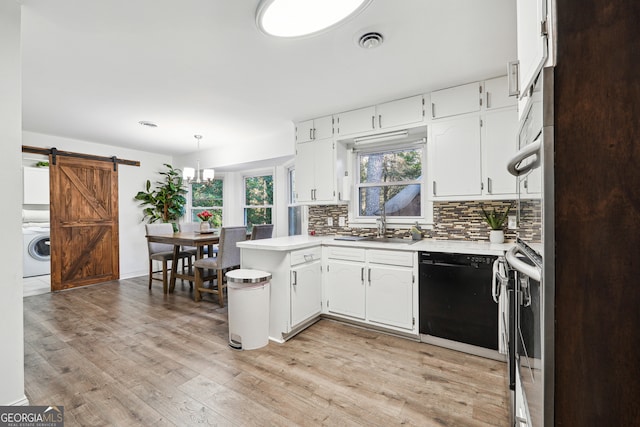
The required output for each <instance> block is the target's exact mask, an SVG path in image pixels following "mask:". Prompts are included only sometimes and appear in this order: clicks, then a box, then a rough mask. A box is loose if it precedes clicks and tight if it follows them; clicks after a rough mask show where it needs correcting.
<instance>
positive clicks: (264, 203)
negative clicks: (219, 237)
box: [244, 175, 273, 231]
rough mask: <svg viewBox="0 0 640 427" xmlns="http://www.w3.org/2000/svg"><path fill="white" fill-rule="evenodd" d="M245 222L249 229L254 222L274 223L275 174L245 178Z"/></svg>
mask: <svg viewBox="0 0 640 427" xmlns="http://www.w3.org/2000/svg"><path fill="white" fill-rule="evenodd" d="M244 194H245V196H244V204H245V206H244V223H245V225H246V226H247V230H249V231H250V230H251V229H252V228H253V226H254V224H272V211H273V175H261V176H247V177H245V178H244Z"/></svg>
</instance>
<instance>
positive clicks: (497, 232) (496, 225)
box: [480, 206, 511, 243]
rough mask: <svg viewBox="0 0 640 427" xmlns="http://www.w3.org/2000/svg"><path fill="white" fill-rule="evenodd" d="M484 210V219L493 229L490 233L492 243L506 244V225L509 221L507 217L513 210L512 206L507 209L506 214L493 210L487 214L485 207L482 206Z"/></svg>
mask: <svg viewBox="0 0 640 427" xmlns="http://www.w3.org/2000/svg"><path fill="white" fill-rule="evenodd" d="M480 209H482V218H483V219H484V220H485V222H486V223H487V224H489V227H490V228H491V232H490V233H489V241H490V242H491V243H502V242H504V231H503V227H504V223H505V222H506V221H507V216H508V215H509V211H510V210H511V206H507V209H506V210H505V211H504V212H501V211H499V210H497V209H496V208H493V209H492V210H491V212H487V211H486V210H485V208H484V206H481V207H480Z"/></svg>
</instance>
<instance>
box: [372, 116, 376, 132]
mask: <svg viewBox="0 0 640 427" xmlns="http://www.w3.org/2000/svg"><path fill="white" fill-rule="evenodd" d="M375 128H376V116H371V129H375Z"/></svg>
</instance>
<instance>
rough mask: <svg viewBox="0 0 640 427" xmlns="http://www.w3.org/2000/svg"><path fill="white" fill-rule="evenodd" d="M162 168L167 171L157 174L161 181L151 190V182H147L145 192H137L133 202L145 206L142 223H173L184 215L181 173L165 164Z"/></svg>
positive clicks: (184, 190)
mask: <svg viewBox="0 0 640 427" xmlns="http://www.w3.org/2000/svg"><path fill="white" fill-rule="evenodd" d="M164 166H166V168H167V170H166V171H162V172H159V173H160V175H162V177H163V179H162V180H161V181H156V183H155V184H156V186H155V188H151V181H150V180H147V182H146V184H145V191H138V194H136V196H135V200H139V201H140V202H141V203H140V206H146V207H145V208H144V209H143V210H142V213H143V215H144V216H143V217H142V220H143V221H144V220H145V219H148V221H149V222H150V223H151V222H156V221H162V222H175V221H177V220H178V219H180V217H181V216H183V215H184V212H185V208H184V206H185V204H186V203H187V199H186V198H185V197H184V195H185V194H187V189H186V187H185V186H184V184H183V182H182V174H181V171H180V169H175V168H174V167H173V166H171V165H169V164H166V163H165V164H164ZM174 228H175V226H174Z"/></svg>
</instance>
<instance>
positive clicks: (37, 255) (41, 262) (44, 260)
mask: <svg viewBox="0 0 640 427" xmlns="http://www.w3.org/2000/svg"><path fill="white" fill-rule="evenodd" d="M22 234H23V236H24V250H23V262H24V270H23V277H32V276H43V275H46V274H51V242H50V240H49V228H46V227H23V228H22Z"/></svg>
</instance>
